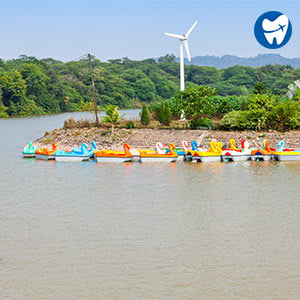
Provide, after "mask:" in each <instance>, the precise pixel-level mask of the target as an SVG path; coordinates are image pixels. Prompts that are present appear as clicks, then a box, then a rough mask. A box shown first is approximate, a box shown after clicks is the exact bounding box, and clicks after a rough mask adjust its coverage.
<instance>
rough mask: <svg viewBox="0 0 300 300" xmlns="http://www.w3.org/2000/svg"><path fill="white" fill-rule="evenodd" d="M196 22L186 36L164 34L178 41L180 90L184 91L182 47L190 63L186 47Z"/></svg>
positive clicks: (187, 47) (188, 51)
mask: <svg viewBox="0 0 300 300" xmlns="http://www.w3.org/2000/svg"><path fill="white" fill-rule="evenodd" d="M197 23H198V21H196V22H195V23H194V24H193V25H192V27H191V28H190V29H189V30H188V31H187V32H186V34H175V33H168V32H165V35H168V36H171V37H174V38H176V39H178V40H179V41H180V90H181V91H183V90H184V58H183V47H184V48H185V52H186V55H187V59H188V61H191V55H190V50H189V45H188V38H189V36H190V34H191V32H192V31H193V29H194V28H195V27H196V25H197Z"/></svg>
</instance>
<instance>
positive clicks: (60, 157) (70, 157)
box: [54, 143, 94, 161]
mask: <svg viewBox="0 0 300 300" xmlns="http://www.w3.org/2000/svg"><path fill="white" fill-rule="evenodd" d="M93 154H94V150H89V149H88V145H87V144H86V143H83V144H82V145H81V147H79V148H75V149H73V150H72V151H71V152H65V151H63V150H56V151H55V153H54V157H55V160H56V161H87V160H89V159H90V157H91V155H93Z"/></svg>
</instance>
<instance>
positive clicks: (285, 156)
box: [273, 141, 300, 161]
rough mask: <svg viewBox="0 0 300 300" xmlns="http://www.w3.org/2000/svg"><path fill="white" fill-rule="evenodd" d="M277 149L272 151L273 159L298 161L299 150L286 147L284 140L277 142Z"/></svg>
mask: <svg viewBox="0 0 300 300" xmlns="http://www.w3.org/2000/svg"><path fill="white" fill-rule="evenodd" d="M277 146H278V149H277V150H276V151H275V152H274V153H273V155H274V159H275V160H279V161H294V160H298V161H300V150H295V149H286V148H284V147H285V143H284V141H280V142H279V143H278V145H277Z"/></svg>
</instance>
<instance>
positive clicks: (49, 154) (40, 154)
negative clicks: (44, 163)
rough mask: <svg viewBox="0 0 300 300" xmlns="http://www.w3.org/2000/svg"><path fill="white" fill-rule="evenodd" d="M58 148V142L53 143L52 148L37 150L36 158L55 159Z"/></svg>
mask: <svg viewBox="0 0 300 300" xmlns="http://www.w3.org/2000/svg"><path fill="white" fill-rule="evenodd" d="M56 150H57V145H56V143H52V149H48V148H40V149H37V150H35V158H36V159H43V160H54V159H55V157H54V153H55V151H56Z"/></svg>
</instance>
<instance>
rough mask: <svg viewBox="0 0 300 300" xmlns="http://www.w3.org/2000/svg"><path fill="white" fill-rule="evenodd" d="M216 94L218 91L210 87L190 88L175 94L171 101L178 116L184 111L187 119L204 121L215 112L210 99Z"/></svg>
mask: <svg viewBox="0 0 300 300" xmlns="http://www.w3.org/2000/svg"><path fill="white" fill-rule="evenodd" d="M216 93H217V92H216V90H215V89H213V88H210V87H209V86H203V85H200V86H198V87H194V86H191V87H188V88H187V89H185V90H184V91H181V92H177V93H176V94H175V96H174V97H173V99H172V100H171V101H172V102H173V109H175V110H176V112H177V116H178V115H179V114H181V112H182V111H184V113H185V117H186V118H188V119H200V120H203V119H204V118H207V117H210V116H211V115H212V114H213V113H214V112H215V108H214V106H213V105H212V103H211V101H210V100H209V98H210V97H212V96H215V95H216ZM174 107H175V108H174Z"/></svg>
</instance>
